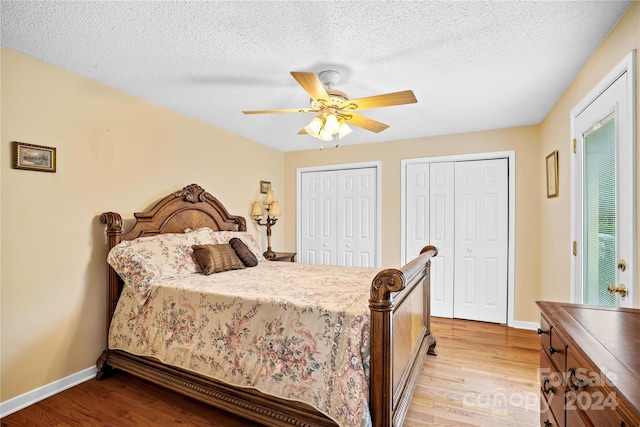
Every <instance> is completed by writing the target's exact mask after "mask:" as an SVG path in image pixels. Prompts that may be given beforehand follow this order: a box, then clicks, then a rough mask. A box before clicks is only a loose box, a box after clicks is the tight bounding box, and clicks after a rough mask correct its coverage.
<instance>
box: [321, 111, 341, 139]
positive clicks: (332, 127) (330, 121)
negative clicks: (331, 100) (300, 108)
mask: <svg viewBox="0 0 640 427" xmlns="http://www.w3.org/2000/svg"><path fill="white" fill-rule="evenodd" d="M324 129H325V130H326V131H327V132H329V133H330V134H331V135H335V134H336V133H338V131H340V123H339V122H338V118H337V117H336V115H335V114H333V113H329V114H327V117H326V118H325V120H324Z"/></svg>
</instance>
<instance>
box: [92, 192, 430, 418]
mask: <svg viewBox="0 0 640 427" xmlns="http://www.w3.org/2000/svg"><path fill="white" fill-rule="evenodd" d="M134 216H135V218H136V223H135V224H134V226H133V228H132V229H131V230H130V231H128V232H126V233H124V232H123V222H122V217H121V216H120V215H119V214H117V213H114V212H106V213H103V214H102V216H101V218H100V219H101V221H102V222H103V223H104V224H106V235H107V250H110V249H111V248H112V247H114V246H115V245H117V244H118V243H119V242H121V241H123V240H132V239H135V238H138V237H142V236H151V235H155V234H160V233H182V232H184V230H185V229H187V228H190V229H193V230H195V229H198V228H200V227H210V228H211V229H213V230H236V231H246V229H247V226H246V222H245V219H244V218H243V217H241V216H235V215H230V214H229V213H228V212H227V210H226V208H225V207H224V206H223V205H222V204H221V203H220V202H219V201H218V200H217V199H216V198H215V197H213V196H212V195H211V194H209V193H207V192H206V191H205V190H204V189H203V188H202V187H200V186H199V185H197V184H191V185H189V186H187V187H185V188H183V189H182V190H180V191H177V192H175V193H172V194H170V195H168V196H167V197H165V198H163V199H162V200H160V201H159V202H158V203H157V204H156V205H155V206H154V207H153V208H151V209H150V210H149V211H147V212H142V213H135V214H134ZM436 254H437V249H436V248H435V247H433V246H427V247H425V248H424V249H423V250H422V252H421V254H420V256H419V257H417V258H416V259H414V260H413V261H411V262H409V263H408V264H407V265H405V266H403V267H402V268H400V269H386V270H382V271H380V272H379V273H378V274H377V275H376V277H375V279H374V280H373V282H372V284H371V290H370V292H371V297H370V299H369V307H370V309H371V318H370V323H371V330H370V340H371V343H370V345H371V348H370V354H371V360H370V362H371V369H370V372H371V374H370V377H371V378H370V396H369V397H370V399H369V407H370V411H371V416H372V420H373V425H374V426H375V427H388V426H401V425H402V421H403V420H404V417H405V415H406V412H407V409H408V407H409V403H410V400H411V396H412V394H413V389H414V388H415V384H416V381H417V379H418V375H419V373H420V370H421V368H422V364H423V361H424V358H425V356H426V354H431V355H435V354H436V351H435V346H436V340H435V337H434V336H433V334H432V333H431V329H430V317H429V307H430V297H429V288H430V265H431V262H430V259H431V257H434V256H436ZM122 286H123V283H122V280H121V279H120V277H119V276H118V275H117V273H116V272H115V271H114V270H113V269H112V268H111V267H110V266H109V265H108V264H107V333H108V328H109V324H110V323H111V318H112V316H113V313H114V311H115V307H116V303H117V302H118V298H119V296H120V292H121V291H122ZM97 367H98V373H97V376H96V377H97V379H98V380H100V379H103V378H105V377H106V376H107V375H108V374H109V373H110V372H111V371H112V370H113V369H120V370H122V371H125V372H129V373H130V374H133V375H136V376H139V377H141V378H144V379H147V380H149V381H151V382H154V383H156V384H160V385H162V386H166V387H167V388H169V389H171V390H174V391H176V392H179V393H182V394H185V395H187V396H190V397H192V398H195V399H197V400H200V401H203V402H206V403H208V404H211V405H213V406H216V407H218V408H221V409H223V410H226V411H228V412H231V413H234V414H237V415H240V416H242V417H244V418H247V419H251V420H253V421H256V422H259V423H262V424H265V425H268V426H283V425H294V426H335V425H336V423H335V422H334V421H333V420H331V419H330V418H328V417H327V416H325V415H324V414H322V413H320V412H319V411H318V410H316V409H314V408H312V407H311V406H309V405H306V404H303V403H299V402H294V401H290V400H285V399H281V398H277V397H273V396H270V395H265V394H263V393H260V392H258V391H256V390H253V389H250V388H239V387H232V386H230V385H229V384H226V383H223V382H220V381H216V380H213V379H211V378H208V377H204V376H200V375H197V374H194V373H192V372H188V371H185V370H183V369H179V368H175V367H172V366H168V365H164V364H162V363H161V362H159V361H158V360H156V359H153V358H147V357H140V356H135V355H132V354H130V353H127V352H124V351H120V350H109V349H107V350H105V351H104V352H103V353H102V355H101V356H100V358H99V359H98V361H97Z"/></svg>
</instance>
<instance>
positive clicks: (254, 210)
mask: <svg viewBox="0 0 640 427" xmlns="http://www.w3.org/2000/svg"><path fill="white" fill-rule="evenodd" d="M262 215H264V211H263V210H262V206H260V202H258V201H256V202H253V205H251V216H262Z"/></svg>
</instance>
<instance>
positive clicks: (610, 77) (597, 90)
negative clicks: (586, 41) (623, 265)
mask: <svg viewBox="0 0 640 427" xmlns="http://www.w3.org/2000/svg"><path fill="white" fill-rule="evenodd" d="M635 63H636V54H635V50H632V51H631V52H629V53H628V54H627V55H626V56H625V57H624V58H623V59H622V61H620V62H619V63H618V65H616V66H615V67H614V68H613V70H611V71H610V72H609V73H608V74H607V75H606V76H605V77H604V78H603V79H602V80H601V81H600V82H599V83H598V84H597V85H596V86H595V87H594V88H593V89H592V90H591V91H590V92H589V93H588V94H587V95H586V96H585V97H584V98H583V99H582V100H581V101H580V102H579V103H578V104H577V105H576V106H575V107H574V108H573V109H572V110H571V115H570V125H571V141H574V140H576V141H577V135H576V129H575V127H576V117H578V116H579V115H580V113H582V112H583V111H584V110H585V109H587V107H589V106H590V105H591V104H592V103H593V102H594V101H595V100H596V99H597V98H598V97H599V96H600V95H602V94H603V93H604V92H605V91H606V90H607V89H608V88H609V86H611V85H612V84H613V83H614V82H615V81H616V80H617V79H618V78H619V77H620V76H622V74H624V73H625V72H626V73H627V76H628V77H629V84H628V86H627V102H628V103H629V122H628V124H627V127H626V128H625V129H620V130H619V132H628V133H629V135H630V138H631V150H632V153H633V155H631V156H629V158H628V159H626V160H627V161H628V162H631V163H632V167H631V170H632V171H633V172H632V175H633V176H632V178H631V185H632V194H633V195H634V198H633V200H632V202H631V203H630V204H629V210H628V212H627V215H630V217H631V218H636V221H637V217H636V212H637V207H636V203H637V175H636V174H637V172H636V167H637V165H636V155H637V150H636V141H637V133H636V117H637V113H636V67H635ZM616 151H617V150H616ZM616 156H617V152H616ZM576 157H577V156H576V155H575V153H574V152H573V150H571V156H570V158H571V201H570V203H571V211H570V212H571V241H572V242H577V241H578V233H579V231H578V229H577V227H578V221H577V218H578V217H577V215H578V207H577V202H578V200H577V198H578V195H577V191H578V182H577V180H578V177H577V173H576V169H577V167H578V165H577V163H576V162H577V160H578V159H577V158H576ZM636 230H637V224H636V223H634V224H632V230H631V231H630V234H631V235H632V236H633V238H632V242H631V250H632V252H633V265H632V266H629V267H628V268H630V269H632V270H631V274H630V276H631V277H632V281H631V283H633V284H634V286H635V288H634V289H633V291H632V292H630V297H631V298H630V300H629V303H630V304H631V307H637V305H638V296H637V295H636V292H637V291H638V285H637V284H636V277H637V271H638V269H637V268H636V267H635V264H636V263H637V262H638V252H637V234H636V233H637V232H636ZM570 258H571V262H570V270H571V271H570V283H571V302H572V303H582V290H583V288H582V283H578V274H577V271H576V268H577V267H578V263H577V256H576V255H573V256H571V257H570Z"/></svg>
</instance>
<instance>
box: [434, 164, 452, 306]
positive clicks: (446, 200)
mask: <svg viewBox="0 0 640 427" xmlns="http://www.w3.org/2000/svg"><path fill="white" fill-rule="evenodd" d="M429 193H430V194H429V205H430V208H429V217H430V218H429V242H430V243H429V244H430V245H433V246H435V247H436V248H438V256H437V257H435V258H433V259H432V261H431V272H432V273H431V274H432V278H431V314H432V315H434V316H438V317H449V318H451V317H453V315H454V311H453V294H454V283H453V279H454V269H453V268H454V248H455V240H454V238H455V233H454V232H455V224H454V217H455V215H454V163H453V162H443V163H431V166H430V170H429Z"/></svg>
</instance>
